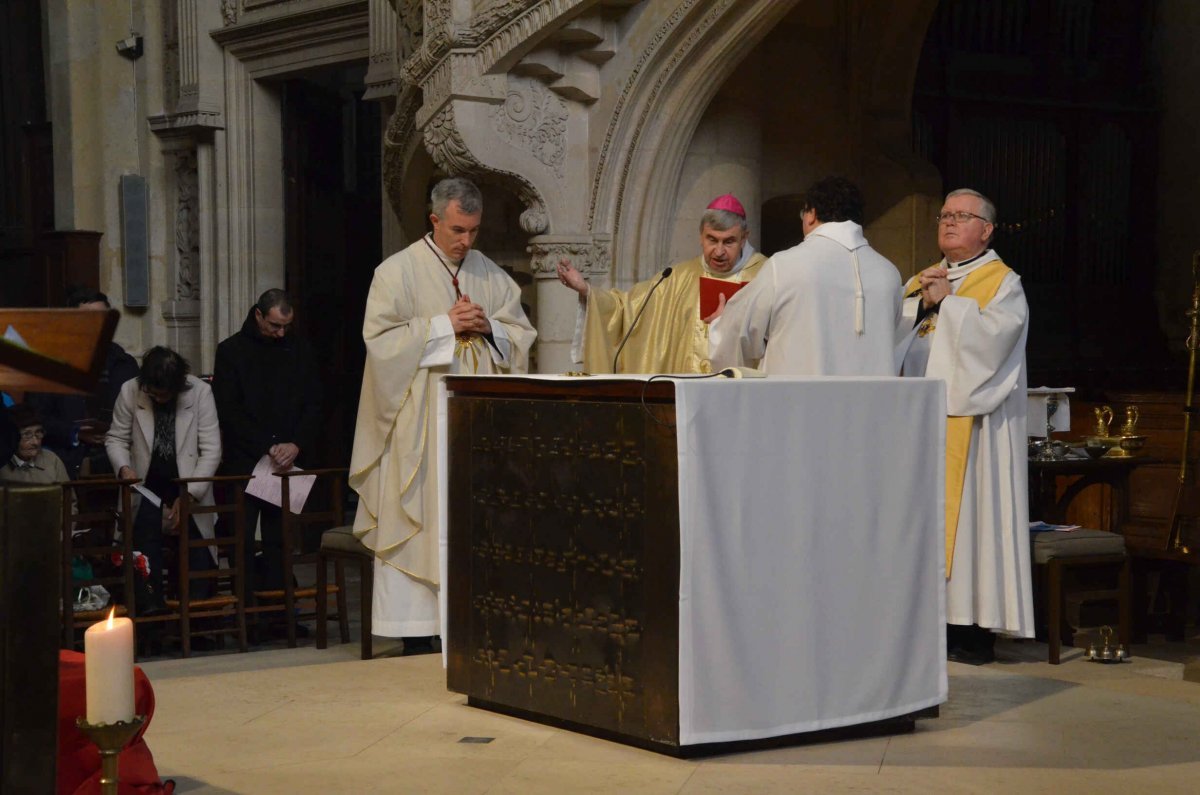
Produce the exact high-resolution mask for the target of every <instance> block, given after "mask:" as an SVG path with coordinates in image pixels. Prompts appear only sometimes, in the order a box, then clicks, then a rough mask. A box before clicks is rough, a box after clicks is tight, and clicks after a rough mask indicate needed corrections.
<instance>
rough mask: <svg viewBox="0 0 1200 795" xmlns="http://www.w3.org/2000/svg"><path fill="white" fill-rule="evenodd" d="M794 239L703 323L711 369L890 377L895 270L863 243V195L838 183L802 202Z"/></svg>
mask: <svg viewBox="0 0 1200 795" xmlns="http://www.w3.org/2000/svg"><path fill="white" fill-rule="evenodd" d="M802 206H803V209H802V210H801V212H800V221H801V225H802V228H803V230H804V241H803V242H802V243H800V245H798V246H794V247H793V248H790V249H788V250H786V251H781V252H780V253H778V254H776V255H774V256H773V257H771V258H770V259H769V260H767V263H766V264H765V265H764V266H763V268H762V271H761V272H760V273H759V275H758V278H756V279H755V280H754V281H752V282H750V284H749V285H747V286H746V287H745V288H743V289H742V290H741V291H739V292H738V293H736V294H735V295H734V296H733V297H732V298H730V299H729V303H728V304H725V302H724V300H723V297H722V298H721V299H719V300H718V308H717V311H716V313H714V314H713V315H712V316H710V317H709V318H706V320H709V321H712V325H711V327H710V328H709V349H710V358H711V360H712V367H713V369H714V370H719V369H721V368H724V367H731V366H742V365H744V366H748V367H754V368H759V369H762V370H765V371H766V372H767V373H768V374H772V375H896V363H895V362H896V359H895V348H896V340H895V330H896V322H897V317H898V312H899V309H900V292H899V291H900V272H899V271H897V270H896V266H895V265H893V264H892V262H891V261H890V260H888V259H887V258H886V257H884V256H883V255H881V254H880V253H879V252H877V251H875V249H873V248H871V247H870V246H869V245H868V244H867V239H866V238H865V237H864V236H863V230H862V221H863V198H862V193H861V192H860V191H859V189H858V187H857V186H856V185H855V184H854V183H852V182H850V180H848V179H845V178H844V177H826V178H825V179H822V180H819V181H818V182H816V183H815V184H814V185H813V186H812V187H811V188H809V189H808V191H807V192H806V193H805V195H804V202H803V205H802Z"/></svg>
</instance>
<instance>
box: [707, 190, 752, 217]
mask: <svg viewBox="0 0 1200 795" xmlns="http://www.w3.org/2000/svg"><path fill="white" fill-rule="evenodd" d="M705 209H707V210H725V211H726V212H730V213H733V214H734V215H738V216H741V217H742V218H745V217H746V208H745V207H743V206H742V203H741V202H740V201H738V200H737V196H734V195H733V194H732V193H726V194H725V195H724V196H718V197H717V198H715V199H713V200H712V202H711V203H710V204H709V205H708V207H706V208H705Z"/></svg>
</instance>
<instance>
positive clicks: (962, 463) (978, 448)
mask: <svg viewBox="0 0 1200 795" xmlns="http://www.w3.org/2000/svg"><path fill="white" fill-rule="evenodd" d="M937 221H938V247H939V248H940V249H941V250H942V253H943V254H944V255H945V256H944V259H943V260H942V261H941V262H939V263H938V264H936V265H933V266H931V267H929V268H926V269H925V270H923V271H921V272H920V273H918V274H917V275H916V276H914V277H913V278H912V280H910V281H909V283H908V284H907V285H906V286H905V288H904V296H905V297H904V306H903V311H902V320H901V324H900V327H899V330H898V335H897V339H899V340H900V343H899V346H898V348H897V358H898V359H899V360H901V361H902V363H903V364H902V375H908V376H922V375H924V376H928V377H931V378H940V379H942V380H944V381H945V382H946V408H947V412H948V413H949V415H950V416H949V418H948V421H947V429H946V566H947V584H946V621H947V623H948V624H949V626H948V627H947V649H948V656H949V657H950V659H951V660H956V661H959V662H966V663H971V664H976V665H979V664H983V663H987V662H991V661H992V660H994V659H995V652H994V642H995V634H994V633H1003V634H1006V635H1011V636H1015V637H1020V638H1030V637H1033V631H1034V627H1033V595H1032V584H1031V575H1030V563H1029V499H1028V493H1029V485H1028V469H1027V467H1028V461H1027V446H1026V443H1027V439H1026V434H1025V420H1026V411H1027V407H1026V394H1025V386H1026V376H1025V340H1026V337H1027V335H1028V329H1029V306H1028V304H1027V303H1026V301H1025V292H1024V290H1023V289H1022V288H1021V279H1020V277H1019V276H1017V274H1016V273H1014V272H1013V271H1012V270H1011V269H1009V268H1008V266H1007V265H1005V264H1004V262H1003V261H1001V259H1000V256H999V255H998V254H997V253H996V252H995V251H993V250H992V249H991V248H990V243H991V240H992V235H993V232H994V229H995V222H996V209H995V206H994V205H993V204H992V203H991V202H990V201H989V200H988V199H987V198H986V197H984V196H983V195H982V194H980V193H978V192H976V191H973V190H969V189H961V190H956V191H952V192H951V193H950V194H949V195H947V196H946V201H945V202H944V203H943V205H942V209H941V211H940V213H939V214H938V219H937Z"/></svg>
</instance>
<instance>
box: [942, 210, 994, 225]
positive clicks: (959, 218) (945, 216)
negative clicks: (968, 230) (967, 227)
mask: <svg viewBox="0 0 1200 795" xmlns="http://www.w3.org/2000/svg"><path fill="white" fill-rule="evenodd" d="M972 218H978V219H979V220H980V221H983V222H984V223H985V224H990V223H991V221H989V220H988V219H986V218H984V217H983V216H982V215H976V214H975V213H969V212H967V211H966V210H959V211H958V212H956V213H942V214H941V215H939V216H938V217H937V219H936V220H937V223H938V226H941V225H942V224H948V223H950V222H951V221H954V222H955V223H960V224H965V223H966V222H967V221H970V220H971V219H972Z"/></svg>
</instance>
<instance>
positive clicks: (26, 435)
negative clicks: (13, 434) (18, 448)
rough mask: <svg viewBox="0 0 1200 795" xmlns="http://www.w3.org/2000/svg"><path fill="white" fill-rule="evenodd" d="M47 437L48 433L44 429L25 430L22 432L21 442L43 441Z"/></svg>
mask: <svg viewBox="0 0 1200 795" xmlns="http://www.w3.org/2000/svg"><path fill="white" fill-rule="evenodd" d="M45 435H46V431H45V429H43V428H26V429H25V430H23V431H21V441H23V442H25V441H28V440H30V439H41V438H43V437H44V436H45Z"/></svg>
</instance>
